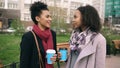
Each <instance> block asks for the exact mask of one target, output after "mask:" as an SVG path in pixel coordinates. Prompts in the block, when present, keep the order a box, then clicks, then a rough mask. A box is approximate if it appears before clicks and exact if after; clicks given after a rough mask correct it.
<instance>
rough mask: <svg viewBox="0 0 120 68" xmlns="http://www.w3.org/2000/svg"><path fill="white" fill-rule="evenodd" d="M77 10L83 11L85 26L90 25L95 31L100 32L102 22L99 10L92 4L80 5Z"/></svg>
mask: <svg viewBox="0 0 120 68" xmlns="http://www.w3.org/2000/svg"><path fill="white" fill-rule="evenodd" d="M77 10H79V11H80V12H81V15H82V25H83V26H85V27H87V28H88V27H89V28H90V30H91V31H93V32H100V29H101V22H100V17H99V14H98V12H97V10H96V9H95V8H94V7H92V6H90V5H86V6H81V7H78V8H77Z"/></svg>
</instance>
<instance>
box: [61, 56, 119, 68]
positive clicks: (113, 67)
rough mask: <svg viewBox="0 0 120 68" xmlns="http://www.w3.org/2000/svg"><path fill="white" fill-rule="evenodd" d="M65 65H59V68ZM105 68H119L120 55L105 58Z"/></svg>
mask: <svg viewBox="0 0 120 68" xmlns="http://www.w3.org/2000/svg"><path fill="white" fill-rule="evenodd" d="M65 66H66V65H65V64H62V65H61V68H65ZM106 68H120V54H117V55H116V56H113V55H111V56H110V57H106Z"/></svg>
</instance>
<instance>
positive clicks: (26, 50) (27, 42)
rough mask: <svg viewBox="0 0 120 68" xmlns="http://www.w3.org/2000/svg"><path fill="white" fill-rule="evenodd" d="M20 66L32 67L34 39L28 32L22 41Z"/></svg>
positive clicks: (23, 67)
mask: <svg viewBox="0 0 120 68" xmlns="http://www.w3.org/2000/svg"><path fill="white" fill-rule="evenodd" d="M20 49H21V51H20V68H30V61H31V60H30V58H31V54H32V40H31V39H30V37H29V35H28V34H24V35H23V37H22V41H21V43H20Z"/></svg>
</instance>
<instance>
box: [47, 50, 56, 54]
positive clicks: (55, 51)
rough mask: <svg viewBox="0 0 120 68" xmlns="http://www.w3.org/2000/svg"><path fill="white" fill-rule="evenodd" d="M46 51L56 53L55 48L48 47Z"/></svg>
mask: <svg viewBox="0 0 120 68" xmlns="http://www.w3.org/2000/svg"><path fill="white" fill-rule="evenodd" d="M46 53H56V51H55V50H53V49H48V50H47V51H46Z"/></svg>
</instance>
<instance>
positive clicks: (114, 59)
mask: <svg viewBox="0 0 120 68" xmlns="http://www.w3.org/2000/svg"><path fill="white" fill-rule="evenodd" d="M106 68H120V54H117V55H116V56H113V55H111V56H110V57H107V59H106Z"/></svg>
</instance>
